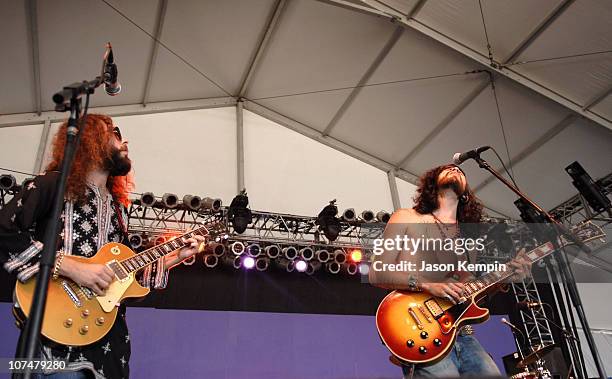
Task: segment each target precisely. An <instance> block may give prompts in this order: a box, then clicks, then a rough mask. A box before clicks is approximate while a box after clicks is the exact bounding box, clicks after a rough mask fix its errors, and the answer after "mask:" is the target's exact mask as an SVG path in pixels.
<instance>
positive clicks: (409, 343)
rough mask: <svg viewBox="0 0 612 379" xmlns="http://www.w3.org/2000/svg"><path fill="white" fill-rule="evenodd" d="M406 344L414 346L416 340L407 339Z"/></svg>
mask: <svg viewBox="0 0 612 379" xmlns="http://www.w3.org/2000/svg"><path fill="white" fill-rule="evenodd" d="M406 346H408V347H414V341H413V340H408V341H406Z"/></svg>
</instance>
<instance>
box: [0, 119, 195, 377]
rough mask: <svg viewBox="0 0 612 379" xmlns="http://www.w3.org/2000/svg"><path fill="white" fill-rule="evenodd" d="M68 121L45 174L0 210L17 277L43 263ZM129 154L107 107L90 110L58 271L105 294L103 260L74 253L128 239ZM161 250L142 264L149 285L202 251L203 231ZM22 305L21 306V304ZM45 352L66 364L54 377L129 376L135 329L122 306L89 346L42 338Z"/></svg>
mask: <svg viewBox="0 0 612 379" xmlns="http://www.w3.org/2000/svg"><path fill="white" fill-rule="evenodd" d="M66 128H67V123H64V124H63V125H62V126H61V127H60V128H59V131H58V133H57V135H56V136H55V139H54V141H53V151H52V156H51V162H50V163H49V165H48V166H47V168H46V171H45V173H44V174H42V175H39V176H37V177H36V178H35V179H34V180H33V181H32V182H30V183H29V184H28V185H26V186H25V188H23V189H22V190H21V191H20V192H19V193H18V194H17V195H16V196H15V197H14V198H13V199H12V200H11V201H10V202H9V203H7V204H6V206H5V207H4V208H2V210H0V263H1V264H2V265H3V267H4V268H5V269H6V270H7V271H8V272H10V273H12V274H15V276H16V278H17V280H20V281H22V282H25V281H27V280H28V279H30V278H31V277H32V276H34V275H36V273H37V272H38V267H39V263H38V262H39V260H40V256H41V251H42V249H43V244H42V240H43V236H44V231H45V229H46V228H47V227H48V226H50V225H51V222H52V220H51V207H52V204H53V202H54V198H55V196H56V193H55V190H56V183H57V181H58V179H59V172H58V171H57V170H59V169H60V167H61V163H62V158H63V153H64V148H65V145H66ZM131 166H132V164H131V161H130V158H129V157H128V144H127V141H124V140H123V139H122V136H121V132H120V130H119V128H118V127H117V126H115V125H114V123H113V120H112V119H111V118H110V117H108V116H104V115H96V114H90V115H87V118H86V120H85V126H84V128H82V131H81V136H80V143H79V146H78V148H77V151H76V154H75V159H74V163H73V165H72V167H71V170H70V173H69V176H68V181H67V188H66V194H65V197H64V208H63V212H62V214H61V233H60V236H59V246H58V247H57V251H58V258H57V260H56V265H55V268H56V270H57V272H54V274H55V273H57V274H59V275H60V276H64V277H67V278H70V279H72V280H73V281H74V282H76V283H77V284H78V285H80V286H83V287H87V288H90V289H91V290H93V291H94V292H95V293H96V294H98V295H101V294H103V293H104V291H105V290H106V289H107V288H108V287H109V285H110V283H111V282H112V281H113V278H114V274H113V272H112V271H111V270H110V269H109V268H108V267H107V266H106V265H102V264H87V263H81V262H78V261H77V260H73V259H71V256H73V255H74V256H84V257H92V256H94V255H95V254H96V253H97V251H98V250H99V249H100V248H101V247H102V246H103V245H104V244H106V243H108V242H121V243H123V244H126V245H128V246H129V242H128V240H127V224H126V223H127V216H126V212H125V208H126V207H127V206H128V205H129V200H128V190H129V188H130V187H131V183H132V180H131V176H132V175H131ZM188 241H189V245H188V246H187V247H185V248H183V249H181V250H178V251H175V252H173V253H172V254H169V255H167V256H165V257H162V258H160V259H159V260H158V261H157V262H155V263H154V264H153V265H151V266H149V267H148V268H147V269H145V270H143V272H142V275H141V276H140V277H139V281H140V282H141V284H142V285H144V286H146V287H150V288H163V287H164V286H165V285H166V283H167V278H168V270H169V268H171V267H172V266H174V265H176V264H178V263H179V262H180V261H182V260H183V259H186V258H188V257H190V256H192V255H193V254H195V253H196V252H197V251H198V249H197V248H198V246H199V244H200V243H202V242H203V238H202V237H199V236H198V237H196V238H192V239H190V240H188ZM17 312H19V311H18V310H17ZM40 357H41V358H42V359H46V360H60V359H61V360H66V361H67V365H66V369H65V371H64V372H58V373H46V374H49V375H44V376H41V377H51V378H88V377H95V378H126V377H128V376H129V363H128V362H129V359H130V337H129V334H128V329H127V324H126V320H125V306H123V305H121V306H120V307H119V313H118V316H117V318H116V320H115V323H114V324H113V326H112V328H111V330H110V331H109V333H108V334H107V335H105V336H104V337H103V338H102V339H101V340H99V341H97V342H95V343H93V344H91V345H87V346H81V347H76V346H65V345H59V344H57V343H54V342H52V341H50V340H47V339H45V338H42V340H41V344H40Z"/></svg>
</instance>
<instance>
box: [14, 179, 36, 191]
mask: <svg viewBox="0 0 612 379" xmlns="http://www.w3.org/2000/svg"><path fill="white" fill-rule="evenodd" d="M32 182H34V178H31V177H30V178H25V179H23V182H21V187H20V186H19V185H16V186H15V188H14V191H19V190H21V189H22V188H27V187H28V185H30V183H32Z"/></svg>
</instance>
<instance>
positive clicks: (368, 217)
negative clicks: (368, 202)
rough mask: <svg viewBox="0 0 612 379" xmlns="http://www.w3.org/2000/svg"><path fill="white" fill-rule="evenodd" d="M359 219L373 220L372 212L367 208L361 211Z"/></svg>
mask: <svg viewBox="0 0 612 379" xmlns="http://www.w3.org/2000/svg"><path fill="white" fill-rule="evenodd" d="M361 219H362V220H363V221H365V222H373V221H374V212H372V211H371V210H369V209H366V210H365V211H363V212H361Z"/></svg>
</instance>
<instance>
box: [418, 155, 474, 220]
mask: <svg viewBox="0 0 612 379" xmlns="http://www.w3.org/2000/svg"><path fill="white" fill-rule="evenodd" d="M449 167H455V165H452V164H450V165H444V166H438V167H435V168H432V169H431V170H429V171H427V172H426V173H425V174H423V175H422V176H421V177H420V178H419V187H418V188H417V194H416V195H415V198H414V203H415V205H414V207H413V209H414V210H415V211H417V212H419V213H420V214H429V213H431V212H433V211H435V210H436V209H438V208H439V207H440V204H439V203H438V176H439V175H440V173H441V172H442V171H444V170H446V169H447V168H449ZM462 172H463V171H462ZM462 197H463V199H460V200H459V205H458V206H457V221H459V222H460V223H478V222H480V221H481V220H482V216H483V214H482V203H481V202H480V200H478V198H476V196H475V195H474V192H472V190H471V189H470V186H469V185H467V183H466V187H465V192H464V193H463V196H462Z"/></svg>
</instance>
